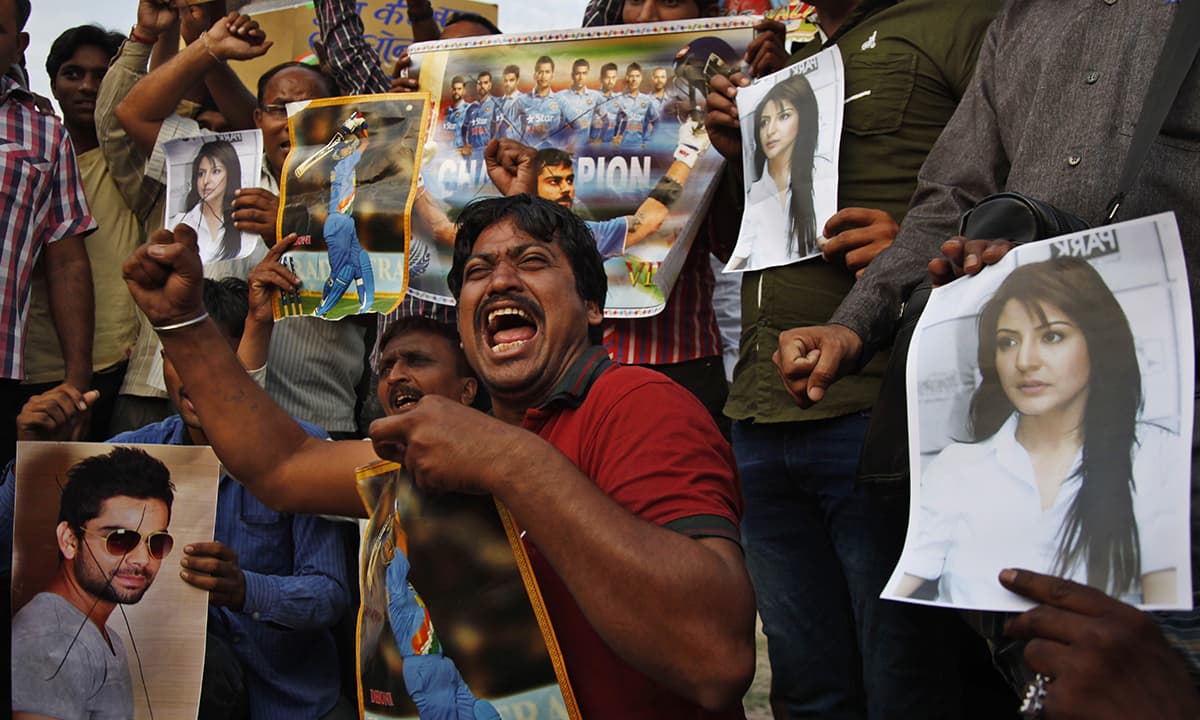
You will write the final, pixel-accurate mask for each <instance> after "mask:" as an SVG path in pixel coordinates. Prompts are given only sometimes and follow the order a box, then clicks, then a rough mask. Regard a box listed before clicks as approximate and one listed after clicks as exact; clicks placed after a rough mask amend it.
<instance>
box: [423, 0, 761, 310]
mask: <svg viewBox="0 0 1200 720" xmlns="http://www.w3.org/2000/svg"><path fill="white" fill-rule="evenodd" d="M752 26H753V19H751V18H748V17H732V18H714V19H705V20H688V21H682V22H665V23H649V24H645V25H630V26H619V27H602V28H588V29H581V30H563V31H555V32H541V33H530V34H519V35H496V36H490V37H482V38H479V37H477V38H465V39H462V40H448V41H438V42H432V43H418V44H416V45H413V46H411V47H410V48H409V53H410V54H411V55H412V58H413V63H414V66H415V67H416V68H417V70H418V71H419V77H420V82H421V88H422V89H423V90H428V91H429V92H431V93H432V94H433V98H434V108H433V113H432V128H431V130H430V140H431V143H432V146H433V148H434V150H433V151H432V152H427V153H426V157H425V160H426V161H425V163H424V165H423V166H422V170H421V175H422V180H423V183H424V188H423V191H424V195H423V196H422V198H420V199H419V200H418V206H417V208H416V210H415V214H416V217H415V219H414V226H413V232H414V238H416V239H417V240H421V241H423V243H424V244H425V246H426V247H428V248H431V249H432V252H431V258H430V262H429V265H428V268H427V269H426V271H425V272H424V273H422V274H420V275H417V274H416V273H414V277H413V278H412V279H411V282H410V292H411V293H412V294H413V295H415V296H417V297H421V298H423V299H427V300H433V301H435V302H441V303H446V304H452V303H453V299H452V298H451V297H450V293H449V290H448V288H447V286H446V271H447V270H448V269H449V268H450V260H451V249H452V248H451V245H452V241H453V235H452V229H453V220H454V219H455V218H456V217H457V215H458V213H459V212H460V211H461V210H462V208H463V206H465V205H466V204H467V203H468V202H470V201H471V200H472V199H475V198H477V197H481V196H489V195H492V196H494V195H499V194H501V193H502V192H503V191H504V190H505V188H498V187H497V186H496V185H495V184H494V183H493V182H492V180H491V179H490V178H489V176H488V173H487V168H486V166H485V162H484V149H485V147H486V146H487V144H488V142H489V141H490V140H492V139H493V138H508V139H510V140H516V141H519V142H521V143H523V144H525V145H527V146H529V147H531V148H533V149H534V150H536V152H537V155H536V157H535V160H534V172H535V175H536V176H537V189H536V191H537V193H538V194H539V195H540V196H542V197H544V198H546V199H548V200H552V201H554V202H557V203H559V204H560V205H563V206H565V207H569V208H571V209H572V210H574V211H575V213H576V214H578V215H579V216H580V217H581V218H582V219H583V220H584V221H585V222H586V223H587V225H588V227H589V228H590V229H591V231H592V234H593V235H594V236H595V238H596V244H597V247H598V249H599V250H600V253H601V255H603V256H604V258H605V270H606V271H607V273H608V283H609V290H608V298H607V300H606V303H605V305H606V307H605V315H607V316H609V317H641V316H648V315H654V314H657V313H659V312H661V311H662V308H663V306H664V305H665V304H666V298H667V297H668V296H669V295H670V293H671V288H672V287H673V285H674V283H675V279H676V277H677V276H678V274H679V270H680V268H681V267H682V266H683V261H684V258H685V257H686V255H687V252H688V250H689V249H690V247H691V243H692V240H693V238H694V237H695V235H696V232H697V230H698V229H699V226H700V224H701V222H702V221H703V219H704V216H705V211H706V209H707V207H708V202H709V199H710V198H711V196H712V194H713V191H714V190H715V188H716V185H717V181H718V180H719V177H720V174H721V173H722V172H723V168H724V161H723V159H722V158H721V156H720V155H719V154H718V153H717V152H716V151H715V150H712V149H711V143H710V141H709V139H708V135H707V133H705V131H704V125H703V117H704V102H705V97H706V96H707V94H708V79H709V78H710V77H712V76H713V75H714V74H717V73H723V74H728V73H731V72H734V71H736V70H740V69H741V65H742V58H743V56H744V55H745V52H746V46H747V45H748V44H749V43H750V41H751V40H752V39H753V30H752Z"/></svg>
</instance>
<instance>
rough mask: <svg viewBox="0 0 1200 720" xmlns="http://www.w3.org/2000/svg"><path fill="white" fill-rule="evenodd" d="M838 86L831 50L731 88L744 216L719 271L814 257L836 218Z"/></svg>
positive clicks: (838, 68) (837, 54) (837, 64)
mask: <svg viewBox="0 0 1200 720" xmlns="http://www.w3.org/2000/svg"><path fill="white" fill-rule="evenodd" d="M844 94H845V82H844V79H843V75H842V55H841V51H840V50H838V48H837V46H834V47H831V48H828V49H826V50H824V51H822V52H820V53H818V54H817V55H814V56H812V57H811V58H808V59H806V60H803V61H801V62H799V63H796V64H795V65H792V66H791V67H788V68H785V69H783V70H780V71H779V72H777V73H775V74H773V75H768V76H767V77H764V78H760V79H758V80H756V81H755V82H754V84H753V85H751V86H750V87H746V88H741V89H739V90H738V100H737V102H738V115H739V120H740V121H741V127H742V166H743V170H744V172H745V178H746V183H747V185H746V211H745V212H744V213H743V214H742V227H741V230H740V232H739V233H738V241H737V245H736V246H735V247H734V249H733V254H732V255H731V256H730V258H729V262H728V264H726V266H725V271H726V272H734V271H743V270H761V269H763V268H768V267H774V266H777V265H787V264H789V263H793V262H797V261H800V260H804V259H806V258H810V257H814V256H816V255H820V254H821V244H822V240H823V238H822V237H821V228H820V226H819V225H818V223H819V222H821V221H820V220H819V218H829V217H832V216H833V215H834V213H836V212H837V186H838V150H839V147H840V146H841V137H842V105H843V103H844Z"/></svg>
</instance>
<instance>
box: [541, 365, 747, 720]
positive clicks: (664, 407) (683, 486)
mask: <svg viewBox="0 0 1200 720" xmlns="http://www.w3.org/2000/svg"><path fill="white" fill-rule="evenodd" d="M524 427H525V428H526V429H528V430H531V431H533V432H535V433H537V434H538V435H539V436H540V437H542V438H543V439H545V440H547V441H548V442H550V443H551V444H552V445H554V446H555V447H556V448H558V449H559V450H560V451H562V452H563V454H565V455H566V456H567V457H568V458H570V459H571V462H573V463H574V464H575V466H576V467H578V468H579V469H580V470H581V471H582V472H583V473H584V474H585V475H587V476H588V477H589V478H591V479H592V480H593V481H594V482H595V483H596V485H597V486H599V487H600V489H601V490H603V491H604V492H605V493H606V494H607V495H608V496H609V497H610V498H612V499H613V500H614V501H615V502H617V503H618V504H619V505H621V506H622V507H624V508H625V509H627V510H629V511H630V512H632V513H633V514H634V515H636V516H638V517H639V518H642V519H643V520H646V521H647V522H651V523H654V524H656V525H662V526H664V527H668V528H671V529H673V530H676V531H678V532H682V533H684V534H686V535H690V536H693V537H702V536H717V537H724V538H728V539H729V540H732V541H734V542H738V521H739V519H740V518H741V515H742V494H741V486H740V484H739V482H738V478H737V471H736V469H735V467H736V466H735V465H734V462H733V453H732V451H731V450H730V448H729V444H728V443H726V442H725V440H724V438H722V437H721V433H720V431H718V430H717V427H716V425H715V424H714V423H713V421H712V418H711V417H710V416H709V414H708V412H707V411H706V410H705V409H704V407H703V406H702V405H701V404H700V402H699V401H698V400H696V398H695V397H694V396H693V395H692V394H691V393H689V392H687V391H686V390H684V389H683V388H681V387H680V386H678V385H676V384H675V383H674V382H672V381H671V380H669V379H668V378H666V377H665V376H664V375H662V374H660V373H658V372H655V371H653V370H648V369H646V368H640V367H624V366H620V365H617V364H616V363H613V362H612V361H611V360H609V359H608V356H607V354H606V353H605V351H604V348H603V347H600V346H594V347H592V348H591V349H590V350H589V351H588V352H587V353H585V355H584V356H583V357H581V358H580V359H579V360H578V361H577V362H576V363H575V365H574V367H572V368H571V372H570V373H568V375H567V377H566V378H565V379H564V381H563V383H562V384H561V385H560V386H559V388H558V389H557V390H556V392H555V393H554V394H553V395H552V396H551V398H550V400H549V401H548V402H547V403H546V404H545V405H543V406H542V407H540V408H536V409H532V410H529V411H527V412H526V414H525V421H524ZM527 547H528V551H529V559H530V562H531V564H532V566H533V570H534V573H535V574H536V575H537V579H538V584H539V585H540V586H541V591H542V595H543V597H544V598H545V601H546V609H547V612H548V613H549V615H550V620H551V621H552V622H553V624H554V629H555V632H556V633H557V636H558V640H559V645H560V646H561V648H562V652H563V657H564V660H565V662H566V666H567V673H568V675H569V676H570V679H571V685H572V687H573V688H574V690H575V696H576V699H577V700H578V702H579V707H580V712H581V714H582V716H583V718H584V719H585V720H607V719H609V718H621V719H622V720H626V719H631V718H647V719H650V718H653V719H654V720H666V719H668V718H669V719H670V720H686V719H689V718H696V719H700V718H722V719H723V720H725V719H733V718H744V717H745V715H744V713H743V712H742V709H741V707H740V706H738V707H735V708H733V709H731V710H728V711H726V712H723V713H708V712H705V711H704V710H702V709H701V708H699V707H697V706H696V705H694V704H692V703H690V702H688V701H686V700H684V699H683V698H681V697H679V696H678V695H676V694H675V693H673V692H672V691H670V690H668V689H666V688H664V687H662V686H661V685H659V684H657V683H655V682H654V681H653V680H651V679H650V678H648V677H646V676H645V675H643V674H642V673H641V672H639V671H637V670H635V669H634V668H633V667H631V666H630V665H628V664H627V663H625V662H624V661H623V660H621V659H620V658H618V657H617V656H616V655H615V654H614V653H613V652H612V650H610V649H609V648H608V646H607V645H606V644H605V643H604V641H603V640H601V638H600V636H599V635H597V634H596V631H595V630H593V629H592V626H591V624H590V623H588V621H587V618H585V617H584V615H583V612H582V611H581V610H580V609H579V606H578V605H576V603H575V599H574V598H573V597H572V596H571V593H570V591H569V590H568V589H567V587H566V585H565V584H563V582H562V580H561V579H559V577H558V575H557V574H556V573H555V572H554V570H553V569H552V568H551V567H550V564H549V563H548V562H547V561H546V559H545V558H544V557H543V556H542V555H541V553H539V552H538V550H537V548H536V547H534V546H533V545H532V544H528V543H527ZM644 621H645V622H646V623H648V624H649V623H659V622H664V621H666V622H669V619H667V618H645V619H644Z"/></svg>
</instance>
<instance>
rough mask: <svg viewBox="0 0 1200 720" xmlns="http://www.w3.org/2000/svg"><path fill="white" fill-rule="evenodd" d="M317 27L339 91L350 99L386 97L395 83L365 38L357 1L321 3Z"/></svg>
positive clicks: (322, 0)
mask: <svg viewBox="0 0 1200 720" xmlns="http://www.w3.org/2000/svg"><path fill="white" fill-rule="evenodd" d="M315 6H316V13H317V24H318V25H320V26H321V38H322V40H323V41H324V42H325V55H326V60H327V61H328V62H329V69H330V71H331V72H332V73H333V78H334V80H336V81H337V84H338V88H339V89H340V90H341V91H342V92H343V93H345V94H347V95H372V94H374V93H385V92H387V91H388V90H389V89H391V87H392V81H391V79H389V78H388V76H387V74H386V73H384V72H383V68H381V67H380V66H379V56H378V55H377V54H376V53H375V51H374V50H373V49H372V48H371V46H370V45H368V44H367V41H366V39H365V38H364V37H363V33H364V32H365V31H364V30H363V22H362V18H361V17H359V15H358V3H357V2H356V1H355V0H317V1H316V3H315Z"/></svg>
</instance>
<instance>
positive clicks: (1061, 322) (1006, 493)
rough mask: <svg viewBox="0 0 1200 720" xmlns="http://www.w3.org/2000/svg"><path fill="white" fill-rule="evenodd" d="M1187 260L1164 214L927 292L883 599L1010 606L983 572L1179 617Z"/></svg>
mask: <svg viewBox="0 0 1200 720" xmlns="http://www.w3.org/2000/svg"><path fill="white" fill-rule="evenodd" d="M1184 267H1185V265H1184V262H1183V254H1182V250H1181V247H1180V241H1179V230H1178V227H1177V226H1176V224H1175V221H1174V218H1173V216H1171V215H1169V214H1164V215H1156V216H1153V217H1149V218H1143V219H1140V220H1133V221H1129V222H1125V223H1120V224H1117V225H1112V226H1109V227H1104V228H1098V229H1094V230H1086V231H1083V232H1080V233H1075V234H1072V235H1067V236H1063V237H1061V238H1056V239H1052V240H1046V241H1042V242H1038V243H1031V244H1028V245H1024V246H1021V247H1018V248H1016V249H1014V250H1013V251H1011V252H1010V253H1009V254H1008V255H1006V256H1005V257H1004V259H1003V260H1002V261H1001V262H1000V263H999V264H997V265H995V266H993V267H989V268H987V269H985V270H984V272H982V273H980V275H978V276H977V277H976V278H973V279H963V280H961V281H958V282H954V283H951V284H950V285H946V286H944V287H940V288H936V289H934V291H933V293H932V294H931V295H930V298H929V304H928V305H927V306H926V309H925V312H924V313H923V314H922V316H921V319H920V322H919V323H918V325H917V328H916V331H915V334H914V336H913V342H912V346H911V350H910V354H909V358H908V368H907V373H908V388H909V393H908V401H909V404H908V417H909V455H910V467H912V468H913V469H914V472H913V473H912V501H911V506H910V514H909V525H908V537H907V539H906V542H905V547H904V553H903V554H902V556H901V558H900V561H899V563H898V565H897V567H896V570H895V572H894V573H893V575H892V578H891V580H890V581H889V582H888V585H887V587H886V588H885V590H884V592H883V597H886V598H891V599H896V600H909V601H913V602H926V603H930V604H936V605H950V606H954V607H959V608H971V609H979V610H1024V609H1026V608H1029V607H1031V606H1032V603H1030V602H1029V601H1028V600H1026V599H1024V598H1022V597H1020V596H1017V595H1015V594H1013V593H1011V592H1009V591H1008V590H1006V589H1004V588H1003V587H1001V585H1000V583H999V581H998V579H997V576H998V575H999V573H1000V571H1001V570H1002V569H1005V568H1024V569H1027V570H1033V571H1035V572H1040V573H1046V574H1051V575H1057V576H1060V577H1065V578H1068V579H1070V580H1074V581H1076V582H1079V583H1083V584H1087V585H1091V586H1093V587H1096V588H1098V589H1100V590H1103V591H1104V592H1106V593H1108V594H1109V595H1112V596H1114V597H1116V598H1118V599H1120V600H1122V601H1124V602H1128V603H1130V604H1133V605H1137V606H1139V607H1143V608H1150V609H1191V607H1192V605H1191V587H1192V581H1191V562H1190V546H1189V539H1188V538H1189V533H1188V528H1189V524H1188V523H1189V516H1190V515H1189V510H1188V508H1189V497H1190V458H1191V454H1190V453H1191V437H1192V427H1191V425H1192V403H1191V401H1190V399H1191V397H1192V390H1193V384H1194V368H1193V363H1194V358H1193V355H1192V353H1191V351H1190V348H1191V347H1192V346H1193V345H1192V323H1191V318H1190V316H1189V310H1190V308H1191V305H1190V301H1189V296H1188V288H1187V279H1186V275H1185V274H1184V272H1183V268H1184Z"/></svg>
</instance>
